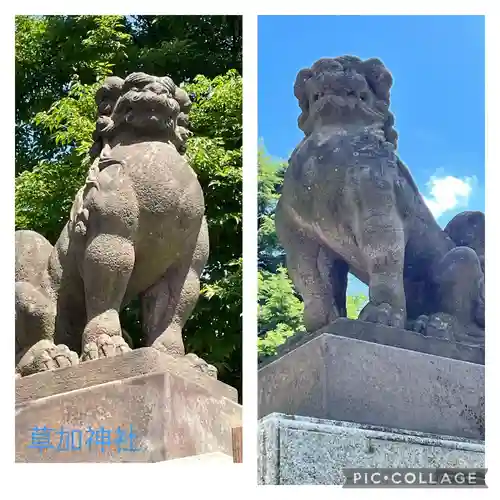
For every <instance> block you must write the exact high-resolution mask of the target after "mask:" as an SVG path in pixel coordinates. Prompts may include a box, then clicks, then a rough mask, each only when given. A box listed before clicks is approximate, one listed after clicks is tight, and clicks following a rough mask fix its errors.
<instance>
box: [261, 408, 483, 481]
mask: <svg viewBox="0 0 500 500" xmlns="http://www.w3.org/2000/svg"><path fill="white" fill-rule="evenodd" d="M259 448H260V449H259V458H258V460H259V483H260V484H268V485H270V484H274V485H277V484H282V485H283V484H284V485H340V484H343V483H344V481H345V477H344V474H343V473H342V470H343V469H344V468H368V467H373V468H398V467H405V468H406V467H407V468H484V466H485V465H484V443H483V442H480V441H473V440H468V439H463V438H462V439H461V438H455V437H448V436H437V435H432V434H425V433H420V432H411V431H405V430H399V429H387V428H385V429H384V428H381V427H374V426H367V425H360V424H354V423H349V422H339V421H334V420H321V419H315V418H307V417H298V416H289V415H282V414H278V413H275V414H271V415H268V416H267V417H265V418H263V419H262V420H260V422H259Z"/></svg>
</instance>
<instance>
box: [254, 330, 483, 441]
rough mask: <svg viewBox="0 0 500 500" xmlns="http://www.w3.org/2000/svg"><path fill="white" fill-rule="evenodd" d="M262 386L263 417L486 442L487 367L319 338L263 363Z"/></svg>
mask: <svg viewBox="0 0 500 500" xmlns="http://www.w3.org/2000/svg"><path fill="white" fill-rule="evenodd" d="M350 323H351V324H352V328H353V329H355V328H359V326H358V325H356V324H357V323H361V322H357V321H350ZM364 325H369V324H367V323H364ZM370 326H374V327H376V326H377V325H370ZM384 328H389V327H384ZM392 330H395V332H396V333H397V332H398V331H400V330H397V329H392ZM401 332H403V333H402V335H403V334H404V333H405V331H404V330H402V331H401ZM406 333H411V332H406ZM403 341H404V340H401V342H403ZM258 384H259V418H261V417H264V416H266V415H268V414H270V413H274V412H278V413H285V414H288V415H301V416H306V417H315V418H322V419H330V420H340V421H348V422H357V423H360V424H367V425H379V426H383V427H388V428H396V429H408V430H414V431H418V432H426V433H432V434H442V435H447V436H460V437H465V438H470V439H479V440H482V439H484V365H481V364H476V363H470V362H467V361H461V360H457V359H452V358H449V357H442V356H436V355H432V354H426V353H422V352H418V351H417V350H409V349H403V348H400V347H391V346H388V345H383V344H380V343H374V342H367V341H365V340H359V339H357V338H348V337H345V336H340V335H333V334H331V333H320V334H318V335H316V336H312V337H311V338H310V339H309V338H306V339H305V341H304V342H302V343H299V344H298V345H295V346H294V348H293V349H291V350H289V351H288V352H285V353H284V354H282V355H281V356H278V357H277V358H276V359H274V360H272V361H271V362H269V363H268V364H266V365H264V366H262V367H261V368H260V369H259V375H258Z"/></svg>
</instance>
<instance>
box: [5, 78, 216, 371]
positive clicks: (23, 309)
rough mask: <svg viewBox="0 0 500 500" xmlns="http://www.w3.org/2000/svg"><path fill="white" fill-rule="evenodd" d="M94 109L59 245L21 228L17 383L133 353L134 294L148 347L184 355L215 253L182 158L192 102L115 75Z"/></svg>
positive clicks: (166, 82)
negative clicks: (84, 172)
mask: <svg viewBox="0 0 500 500" xmlns="http://www.w3.org/2000/svg"><path fill="white" fill-rule="evenodd" d="M96 102H97V106H98V118H97V124H96V130H95V133H94V140H95V142H94V145H93V146H92V148H91V151H90V155H91V158H93V163H92V166H91V168H90V170H89V174H88V177H87V180H86V183H85V185H84V186H83V187H82V189H80V191H79V192H78V193H77V195H76V198H75V201H74V205H73V208H72V210H71V215H70V220H69V221H68V223H67V224H66V226H65V227H64V229H63V231H62V232H61V235H60V237H59V239H58V240H57V242H56V244H55V245H54V247H52V246H51V245H50V243H49V242H48V241H47V240H46V239H45V238H44V237H43V236H41V235H39V234H37V233H35V232H33V231H17V232H16V269H15V274H16V285H15V298H16V373H17V374H18V375H21V376H22V375H27V374H30V373H35V372H37V371H42V370H47V369H53V368H56V367H60V366H67V365H71V364H75V363H77V362H78V361H79V360H82V361H85V360H91V359H96V358H101V357H109V356H114V355H117V354H120V353H123V352H126V351H128V350H130V347H129V346H128V345H127V343H126V342H125V340H124V338H123V335H122V328H121V325H120V319H119V312H120V310H121V309H122V308H124V307H125V306H126V305H127V304H129V303H130V301H131V300H132V299H134V298H136V297H139V298H140V303H141V307H142V327H143V330H144V336H145V338H146V340H147V345H148V346H153V347H155V348H157V349H159V350H161V351H164V352H167V353H169V354H171V355H174V356H181V355H184V345H183V339H182V328H183V326H184V324H185V322H186V320H187V319H188V317H189V316H190V314H191V312H192V310H193V308H194V306H195V304H196V302H197V300H198V297H199V291H200V285H199V282H200V274H201V272H202V270H203V268H204V266H205V264H206V261H207V258H208V251H209V246H208V231H207V224H206V221H205V216H204V213H205V207H204V199H203V192H202V189H201V187H200V184H199V183H198V180H197V177H196V174H195V173H194V172H193V170H192V169H191V168H190V166H189V165H188V163H187V161H186V160H185V158H184V157H183V156H182V154H183V153H184V151H185V143H186V139H187V137H188V136H189V132H188V130H187V115H188V112H189V108H190V105H191V102H190V99H189V97H188V95H187V94H186V92H185V91H184V90H182V89H181V88H179V87H177V86H176V85H175V84H174V82H173V81H172V80H171V79H170V78H169V77H163V78H159V77H155V76H150V75H146V74H144V73H132V74H131V75H129V76H128V77H127V78H125V80H122V79H121V78H118V77H110V78H107V79H106V80H105V82H104V84H103V86H102V87H101V88H100V89H99V90H98V92H97V94H96ZM188 357H189V359H190V360H191V362H192V363H193V364H194V365H196V366H197V367H198V368H199V369H201V370H202V371H205V372H208V373H209V374H210V375H213V376H216V370H215V368H214V367H213V366H210V365H207V364H206V363H205V362H204V361H202V360H201V359H200V358H198V357H197V356H195V355H193V354H190V355H188Z"/></svg>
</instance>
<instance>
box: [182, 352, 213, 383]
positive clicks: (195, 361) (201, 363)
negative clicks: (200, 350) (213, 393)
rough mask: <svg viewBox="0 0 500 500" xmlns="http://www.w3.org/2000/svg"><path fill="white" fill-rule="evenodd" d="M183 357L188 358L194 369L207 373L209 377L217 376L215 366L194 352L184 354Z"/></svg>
mask: <svg viewBox="0 0 500 500" xmlns="http://www.w3.org/2000/svg"><path fill="white" fill-rule="evenodd" d="M184 359H186V360H188V362H189V364H190V365H191V366H192V367H193V368H194V369H195V370H198V371H200V372H201V373H204V374H205V375H208V376H209V377H213V378H215V379H216V378H217V368H215V366H213V365H209V364H208V363H207V362H206V361H205V360H203V359H201V358H200V357H199V356H197V355H196V354H194V353H190V354H186V355H185V356H184Z"/></svg>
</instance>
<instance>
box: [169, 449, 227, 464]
mask: <svg viewBox="0 0 500 500" xmlns="http://www.w3.org/2000/svg"><path fill="white" fill-rule="evenodd" d="M199 463H217V464H219V463H221V464H232V463H233V457H231V456H230V455H226V454H225V453H220V452H214V453H203V454H202V455H194V456H192V457H184V458H176V459H174V460H169V462H168V465H181V466H182V467H185V466H190V465H196V464H199Z"/></svg>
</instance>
